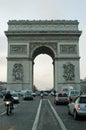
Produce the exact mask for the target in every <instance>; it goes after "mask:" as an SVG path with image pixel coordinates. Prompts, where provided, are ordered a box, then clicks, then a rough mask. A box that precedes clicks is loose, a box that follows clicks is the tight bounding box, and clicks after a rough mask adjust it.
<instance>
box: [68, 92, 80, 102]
mask: <svg viewBox="0 0 86 130" xmlns="http://www.w3.org/2000/svg"><path fill="white" fill-rule="evenodd" d="M68 96H69V98H70V100H74V99H75V98H76V97H78V96H80V90H70V91H69V94H68Z"/></svg>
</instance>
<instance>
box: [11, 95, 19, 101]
mask: <svg viewBox="0 0 86 130" xmlns="http://www.w3.org/2000/svg"><path fill="white" fill-rule="evenodd" d="M12 98H13V103H19V96H18V94H16V93H12Z"/></svg>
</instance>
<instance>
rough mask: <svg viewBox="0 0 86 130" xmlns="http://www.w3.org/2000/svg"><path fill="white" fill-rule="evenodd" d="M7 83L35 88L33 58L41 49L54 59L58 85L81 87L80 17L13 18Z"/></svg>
mask: <svg viewBox="0 0 86 130" xmlns="http://www.w3.org/2000/svg"><path fill="white" fill-rule="evenodd" d="M5 34H6V36H7V38H8V56H7V87H8V89H10V90H14V89H17V90H20V89H32V88H33V60H34V58H35V57H36V56H37V55H38V54H41V53H46V54H48V55H50V56H51V57H52V59H53V61H54V88H55V90H58V91H60V90H61V87H62V86H63V85H72V86H74V87H75V88H79V86H80V85H79V83H80V70H79V59H80V57H79V37H80V35H81V31H79V29H78V21H77V20H74V21H72V20H69V21H68V20H50V21H49V20H42V21H40V20H39V21H29V20H26V21H25V20H19V21H16V20H12V21H9V22H8V31H6V32H5Z"/></svg>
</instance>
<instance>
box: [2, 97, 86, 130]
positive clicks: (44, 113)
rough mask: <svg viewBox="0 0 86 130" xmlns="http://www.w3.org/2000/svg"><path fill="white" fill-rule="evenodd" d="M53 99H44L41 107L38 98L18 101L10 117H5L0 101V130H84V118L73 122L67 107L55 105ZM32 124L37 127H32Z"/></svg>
mask: <svg viewBox="0 0 86 130" xmlns="http://www.w3.org/2000/svg"><path fill="white" fill-rule="evenodd" d="M53 98H54V97H52V96H49V97H44V99H43V100H41V105H40V97H35V98H34V100H33V101H23V100H20V103H19V104H15V108H14V110H13V113H12V114H11V115H10V116H7V115H6V113H5V106H4V104H3V101H0V130H32V128H33V130H62V129H63V130H65V129H66V130H86V118H84V119H83V118H81V119H80V120H78V121H75V120H74V119H73V117H72V116H69V115H68V111H67V110H68V109H67V105H55V104H54V102H53ZM39 105H40V112H39V117H38V116H37V113H38V111H39ZM55 112H56V113H55ZM36 117H38V123H37V118H36ZM35 121H36V122H35ZM34 122H35V123H37V127H33V126H35V125H36V124H34Z"/></svg>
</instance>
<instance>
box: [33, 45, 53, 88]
mask: <svg viewBox="0 0 86 130" xmlns="http://www.w3.org/2000/svg"><path fill="white" fill-rule="evenodd" d="M53 51H54V50H52V49H51V48H50V47H49V46H46V45H40V46H39V47H36V48H35V49H34V51H33V54H32V59H33V63H34V60H35V58H36V57H37V56H38V55H40V54H47V55H49V56H50V57H51V58H52V66H53V80H54V79H55V78H54V77H55V76H54V74H55V73H54V68H55V66H54V59H55V54H54V53H55V52H53ZM44 64H45V63H44ZM32 72H33V74H32V77H34V64H33V71H32ZM47 73H48V72H47ZM45 78H47V77H45ZM33 79H34V78H33ZM33 82H34V80H33ZM53 83H54V81H53ZM33 86H34V85H33ZM54 86H55V85H54V84H53V86H52V87H53V88H54Z"/></svg>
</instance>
